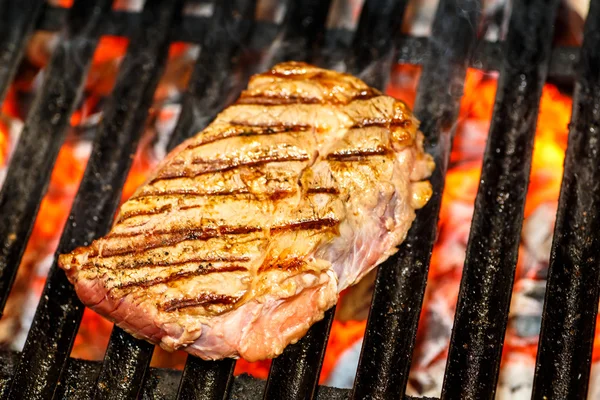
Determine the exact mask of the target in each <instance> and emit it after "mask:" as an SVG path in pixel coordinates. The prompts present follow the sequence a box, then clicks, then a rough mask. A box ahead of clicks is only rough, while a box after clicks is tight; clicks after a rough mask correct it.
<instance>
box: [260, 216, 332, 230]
mask: <svg viewBox="0 0 600 400" xmlns="http://www.w3.org/2000/svg"><path fill="white" fill-rule="evenodd" d="M339 223H340V221H339V220H337V219H335V218H316V219H304V220H299V221H291V222H288V223H286V224H283V225H278V226H274V227H272V228H271V232H281V231H291V230H309V229H321V228H330V227H333V226H337V225H338V224H339Z"/></svg>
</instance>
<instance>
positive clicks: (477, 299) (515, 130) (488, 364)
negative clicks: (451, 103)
mask: <svg viewBox="0 0 600 400" xmlns="http://www.w3.org/2000/svg"><path fill="white" fill-rule="evenodd" d="M557 6H558V1H556V0H529V1H525V2H518V3H516V4H515V6H514V9H513V11H512V15H511V20H510V23H509V30H508V34H507V38H506V43H505V46H506V47H505V61H504V64H503V68H502V71H501V74H500V80H499V82H498V89H497V94H496V105H495V108H494V114H493V117H492V123H491V128H490V132H489V136H488V140H487V147H486V150H485V155H484V159H483V167H482V172H481V183H480V186H479V190H478V193H477V198H476V200H475V211H474V214H473V223H472V225H471V232H470V236H469V242H468V245H467V253H466V260H465V265H464V270H463V274H462V280H461V285H460V292H459V298H458V305H457V310H456V316H455V319H454V327H453V330H452V338H451V343H450V350H449V355H448V363H447V365H446V375H445V380H444V388H443V392H442V397H443V398H464V399H475V398H476V399H487V398H493V397H494V393H495V390H496V382H497V380H498V373H499V369H500V356H501V353H502V344H503V341H504V334H505V330H506V323H507V319H508V308H509V304H510V297H511V294H512V285H513V279H514V272H515V266H516V261H517V252H518V247H519V242H520V236H521V235H520V232H521V226H522V222H523V209H524V203H525V196H526V191H527V185H528V182H529V172H530V166H531V155H532V150H533V138H534V134H535V128H536V122H537V118H538V107H539V101H540V96H541V92H542V87H543V85H544V83H545V80H546V73H547V70H548V61H549V56H550V46H551V42H552V33H553V26H554V20H555V16H556V9H557Z"/></svg>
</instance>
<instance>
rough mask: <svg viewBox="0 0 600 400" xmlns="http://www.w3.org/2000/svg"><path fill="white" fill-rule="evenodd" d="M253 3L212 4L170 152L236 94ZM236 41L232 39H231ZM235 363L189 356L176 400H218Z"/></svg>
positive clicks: (253, 0) (235, 0)
mask: <svg viewBox="0 0 600 400" xmlns="http://www.w3.org/2000/svg"><path fill="white" fill-rule="evenodd" d="M255 9H256V0H228V1H222V2H217V3H215V11H214V14H213V17H212V20H211V22H210V26H209V29H208V30H207V34H206V36H205V38H204V42H203V44H202V49H201V51H200V56H199V59H198V60H197V61H196V66H195V67H194V72H193V74H192V78H191V82H190V84H189V86H188V90H187V92H186V94H185V96H184V99H183V104H182V110H181V115H180V117H179V121H178V122H177V126H176V128H175V131H174V132H173V134H172V136H171V139H170V141H169V146H168V148H169V150H172V149H173V148H174V147H175V146H177V145H179V144H180V143H181V142H183V141H184V140H185V139H187V138H188V137H190V136H192V135H193V134H195V133H196V132H198V131H200V130H202V129H204V128H205V127H206V126H207V125H208V124H209V123H210V122H211V121H212V120H213V119H214V118H215V117H216V115H217V113H218V112H219V111H220V110H221V109H222V108H223V107H224V106H225V105H226V104H227V102H228V101H229V99H230V98H231V97H232V96H235V95H237V93H239V88H238V87H237V86H236V84H235V83H233V82H234V79H232V75H234V72H235V69H236V68H238V62H239V59H240V57H241V55H242V53H243V51H244V47H245V46H246V44H247V42H248V40H249V39H250V33H251V30H252V27H253V25H254V24H253V21H254V13H255ZM233 39H237V40H233ZM234 366H235V361H234V360H231V359H226V360H221V361H204V360H201V359H198V358H196V357H192V356H190V357H188V360H187V362H186V365H185V369H184V372H183V375H182V378H181V382H180V384H179V390H178V393H177V398H179V399H192V398H196V399H222V398H226V396H227V395H228V393H229V391H230V389H231V382H232V375H233V368H234Z"/></svg>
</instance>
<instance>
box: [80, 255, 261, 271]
mask: <svg viewBox="0 0 600 400" xmlns="http://www.w3.org/2000/svg"><path fill="white" fill-rule="evenodd" d="M167 256H169V252H167V251H165V257H167ZM132 261H133V262H131V263H129V264H122V263H118V268H120V269H138V268H153V267H157V268H159V267H177V266H181V265H186V264H191V263H217V262H230V263H234V262H248V261H250V257H248V256H227V257H202V258H191V259H189V260H183V261H165V260H160V259H159V260H152V259H146V260H136V259H133V260H132ZM91 268H104V269H109V270H110V269H113V268H110V267H107V266H106V265H103V264H99V263H97V262H94V261H88V262H87V263H85V264H83V265H82V266H81V269H82V270H87V269H91Z"/></svg>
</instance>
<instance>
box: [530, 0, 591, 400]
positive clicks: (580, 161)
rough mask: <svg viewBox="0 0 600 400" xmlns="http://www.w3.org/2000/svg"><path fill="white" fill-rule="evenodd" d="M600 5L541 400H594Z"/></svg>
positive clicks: (586, 44) (563, 222)
mask: <svg viewBox="0 0 600 400" xmlns="http://www.w3.org/2000/svg"><path fill="white" fill-rule="evenodd" d="M598 49H600V3H599V2H597V1H592V2H591V3H590V12H589V14H588V17H587V21H586V25H585V35H584V41H583V47H582V50H581V59H580V60H579V65H578V78H577V81H576V86H575V96H574V100H573V114H572V116H571V124H570V131H569V145H568V148H567V154H566V158H565V172H564V175H563V183H562V188H561V193H560V200H559V203H558V214H557V217H556V225H555V227H554V242H553V244H552V254H551V256H550V267H549V274H548V283H547V288H546V299H545V302H544V312H543V315H542V329H541V333H540V342H539V347H538V356H537V358H538V359H537V364H536V373H535V379H534V385H533V398H534V399H544V398H548V399H550V398H551V399H583V398H586V397H587V391H588V384H589V378H590V364H591V357H592V349H593V344H594V332H595V326H596V314H597V312H598V296H599V293H600V284H599V280H600V262H599V259H598V256H599V254H598V251H599V249H600V237H599V236H598V232H600V186H599V184H598V183H599V182H600V113H598V110H599V109H600V53H599V52H598Z"/></svg>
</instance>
